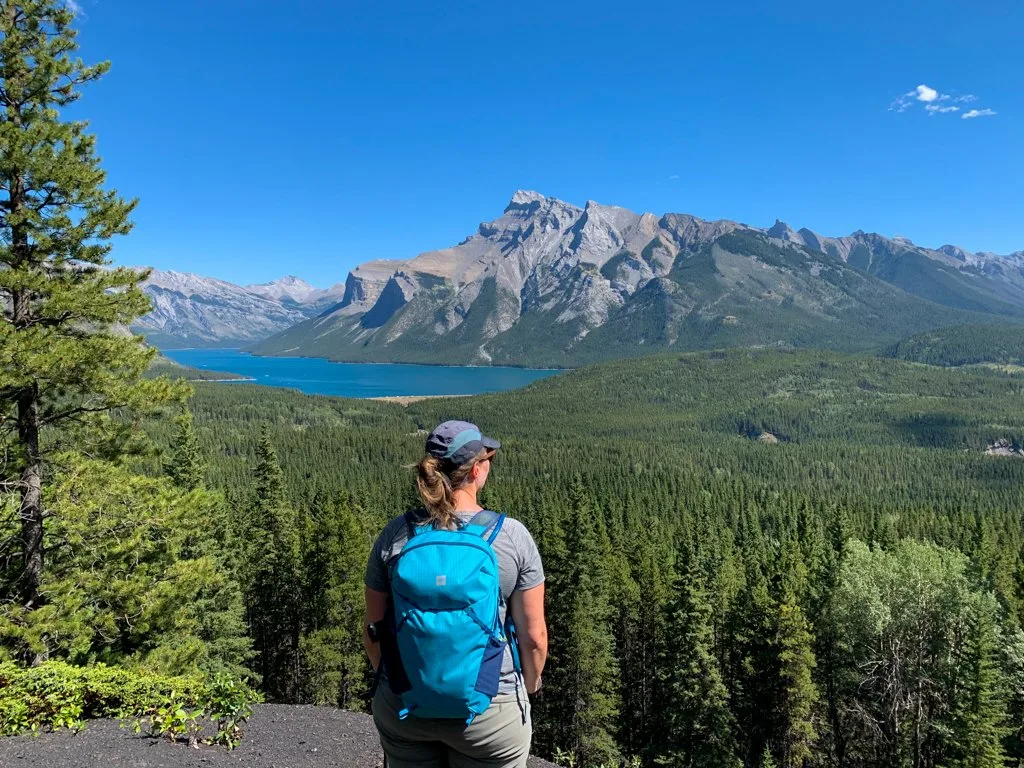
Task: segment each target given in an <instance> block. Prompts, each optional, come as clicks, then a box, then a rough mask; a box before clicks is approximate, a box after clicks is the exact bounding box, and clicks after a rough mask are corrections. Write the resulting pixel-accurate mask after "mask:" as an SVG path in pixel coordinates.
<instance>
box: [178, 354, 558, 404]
mask: <svg viewBox="0 0 1024 768" xmlns="http://www.w3.org/2000/svg"><path fill="white" fill-rule="evenodd" d="M163 354H164V356H165V357H166V358H167V359H168V360H171V361H173V362H175V363H177V364H179V365H184V366H186V367H189V368H192V369H194V370H193V371H190V372H191V373H192V374H193V376H194V377H195V378H197V379H202V380H205V381H209V382H214V383H216V382H217V380H221V379H228V378H229V377H237V378H231V379H230V380H229V381H223V382H220V383H225V384H231V383H243V384H248V385H250V386H269V387H278V388H284V389H294V390H297V391H299V392H303V393H305V394H307V395H327V396H333V397H349V398H356V399H361V400H367V399H377V398H393V399H391V400H383V402H392V403H398V404H401V405H408V404H409V403H412V402H416V401H417V400H421V399H423V398H424V397H425V396H433V397H451V396H457V395H478V394H485V393H490V392H505V391H508V390H510V389H519V388H520V387H524V386H528V385H529V384H532V383H533V382H535V381H538V380H540V379H544V378H548V377H550V376H554V375H558V374H560V373H562V371H560V370H557V369H547V370H541V369H526V368H514V367H506V366H441V365H434V366H431V365H409V364H404V363H340V362H334V361H331V360H326V359H324V358H309V357H296V356H287V355H285V356H276V355H275V356H269V355H268V356H262V355H252V354H250V353H248V352H244V351H242V350H239V349H226V348H220V349H205V348H204V349H194V350H183V349H177V350H170V349H169V350H165V351H164V352H163ZM207 372H208V373H207ZM189 378H191V377H189ZM413 398H415V399H413Z"/></svg>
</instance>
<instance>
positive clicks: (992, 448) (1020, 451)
mask: <svg viewBox="0 0 1024 768" xmlns="http://www.w3.org/2000/svg"><path fill="white" fill-rule="evenodd" d="M985 454H986V455H988V456H1014V457H1017V458H1024V447H1022V446H1019V445H1017V444H1015V443H1013V442H1011V441H1009V440H1007V439H1006V438H1005V437H1001V438H999V439H998V440H996V441H995V442H994V443H992V444H991V445H989V446H988V448H986V449H985Z"/></svg>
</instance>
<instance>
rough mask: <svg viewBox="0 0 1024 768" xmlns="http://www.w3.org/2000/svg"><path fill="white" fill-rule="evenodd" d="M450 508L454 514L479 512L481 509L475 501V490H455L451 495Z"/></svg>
mask: <svg viewBox="0 0 1024 768" xmlns="http://www.w3.org/2000/svg"><path fill="white" fill-rule="evenodd" d="M452 506H453V507H454V508H455V511H456V512H479V511H480V510H481V509H482V507H481V506H480V505H479V504H478V503H477V500H476V488H474V489H473V490H472V491H467V490H465V489H463V488H457V489H456V490H455V492H454V493H452Z"/></svg>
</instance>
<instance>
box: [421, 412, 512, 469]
mask: <svg viewBox="0 0 1024 768" xmlns="http://www.w3.org/2000/svg"><path fill="white" fill-rule="evenodd" d="M500 447H501V443H499V442H498V441H497V440H495V439H494V438H493V437H485V436H484V434H483V432H481V431H480V427H478V426H477V425H476V424H470V423H469V422H468V421H445V422H442V423H441V424H438V425H437V426H436V427H434V431H433V432H431V433H430V436H429V437H428V438H427V445H426V451H427V453H429V454H430V455H431V456H436V457H437V458H439V459H443V460H444V461H446V462H447V463H448V464H449V465H451V466H453V467H461V466H462V465H463V464H465V463H466V462H467V461H469V460H470V459H472V458H473V457H474V456H476V455H477V454H478V453H480V451H484V450H487V451H496V450H498V449H499V448H500Z"/></svg>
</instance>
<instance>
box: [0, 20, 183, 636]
mask: <svg viewBox="0 0 1024 768" xmlns="http://www.w3.org/2000/svg"><path fill="white" fill-rule="evenodd" d="M73 21H74V14H73V13H72V12H71V10H69V8H68V4H67V3H64V2H62V1H61V0H17V2H15V0H0V307H2V311H3V321H2V322H0V413H2V418H3V420H4V421H5V422H6V423H7V424H8V425H10V426H11V427H13V431H14V433H15V437H14V439H13V446H12V447H13V448H14V452H13V461H12V462H10V463H9V465H8V466H6V467H3V468H2V469H3V475H4V477H3V478H2V479H3V480H4V481H7V482H13V483H15V484H16V485H17V487H18V491H19V496H20V508H19V518H20V523H21V526H20V527H21V531H20V536H19V538H18V540H17V541H16V543H15V546H16V547H17V548H18V549H19V550H20V552H19V554H20V560H21V566H22V567H21V568H20V573H19V574H18V575H17V577H16V584H14V585H11V586H13V588H14V589H15V590H16V592H17V594H18V595H19V597H20V602H21V605H22V606H23V607H24V608H26V609H28V610H33V609H36V608H38V607H40V606H41V605H42V604H43V602H44V600H45V597H44V596H43V595H42V594H41V593H40V584H41V582H42V579H43V569H44V553H45V551H46V547H45V543H44V533H45V531H44V528H45V519H46V515H45V513H44V508H43V486H44V484H45V483H46V482H47V481H48V475H47V470H46V457H47V456H48V455H49V454H51V453H52V452H54V451H57V450H60V449H61V448H62V447H64V446H65V445H66V443H67V441H68V439H69V438H73V437H76V436H79V437H81V436H83V433H84V434H85V435H86V436H88V438H89V439H90V441H91V445H90V453H91V455H93V456H102V455H104V454H105V453H106V452H111V451H114V452H116V451H120V450H123V446H124V445H126V444H130V441H126V434H125V433H130V432H131V431H132V429H133V426H134V425H133V423H132V421H131V420H119V421H117V422H113V421H111V420H109V419H107V418H105V417H106V415H107V414H108V413H109V412H110V411H111V410H112V409H121V408H123V409H139V410H145V409H148V408H150V407H152V406H154V405H158V404H160V403H164V402H167V401H168V400H170V399H173V398H176V397H182V396H183V395H184V385H172V384H171V383H170V382H168V381H166V380H162V379H150V380H143V379H141V378H140V377H141V375H142V373H143V372H144V371H145V370H146V368H147V366H148V365H149V363H150V361H151V360H152V358H153V355H154V354H155V351H154V350H150V349H146V348H145V347H144V346H143V344H142V340H141V338H139V337H133V336H130V335H126V334H124V333H123V332H120V331H119V329H123V328H124V327H125V326H126V325H128V324H129V323H130V322H131V321H133V320H134V319H135V318H137V317H139V316H140V315H142V314H145V313H146V312H147V311H148V309H149V302H148V300H147V299H146V297H145V295H144V294H143V292H142V291H141V290H140V288H139V282H140V281H141V280H142V279H144V277H145V273H144V272H139V271H135V270H130V269H120V268H119V269H109V268H107V265H108V264H109V260H108V254H109V252H110V248H111V245H110V243H109V241H110V239H111V238H112V237H113V236H114V235H123V234H127V233H128V231H129V230H130V229H131V222H130V221H129V218H128V217H129V214H130V213H131V211H132V209H133V208H134V207H135V202H134V201H127V200H124V199H122V198H121V197H120V195H118V193H117V192H116V191H114V190H107V189H104V182H105V174H104V172H103V170H102V169H101V168H100V164H99V162H100V161H99V157H97V155H96V151H95V139H94V137H93V136H91V135H89V134H88V133H87V132H86V127H87V126H86V123H85V122H83V121H75V120H66V119H61V109H63V108H64V107H67V106H68V105H70V104H71V103H72V102H74V101H75V100H76V99H78V97H79V89H80V88H81V86H83V85H86V84H88V83H91V82H94V81H96V80H98V79H99V78H100V77H101V76H102V75H103V74H104V73H105V72H106V71H107V70H108V69H109V65H108V64H106V63H102V64H96V65H93V66H86V65H84V64H82V62H81V61H80V60H79V59H76V58H72V55H71V54H72V53H73V52H74V51H75V50H76V48H77V44H76V42H75V36H76V31H75V30H74V29H73V28H72V26H71V25H72V22H73ZM3 556H5V553H3V552H0V557H3ZM42 655H43V656H45V651H44V652H43V654H42Z"/></svg>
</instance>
